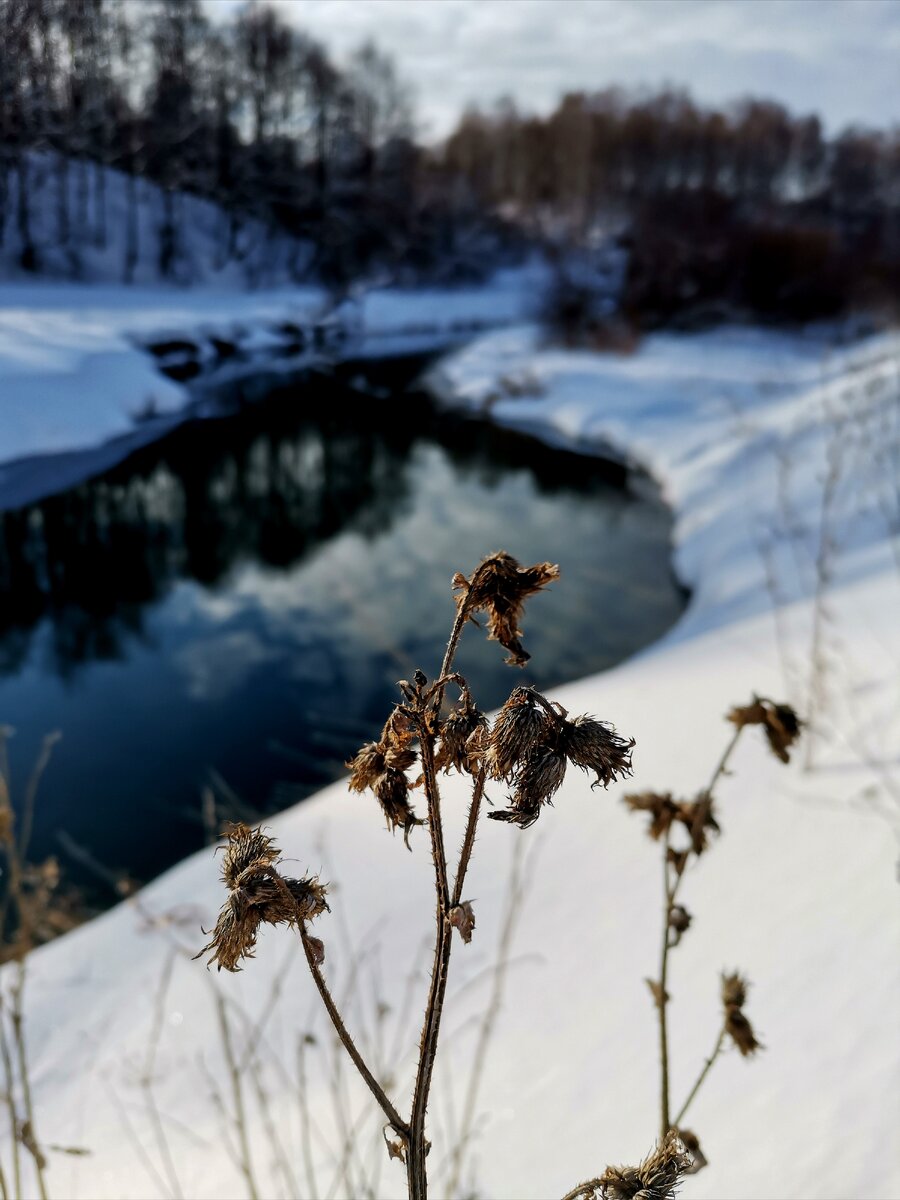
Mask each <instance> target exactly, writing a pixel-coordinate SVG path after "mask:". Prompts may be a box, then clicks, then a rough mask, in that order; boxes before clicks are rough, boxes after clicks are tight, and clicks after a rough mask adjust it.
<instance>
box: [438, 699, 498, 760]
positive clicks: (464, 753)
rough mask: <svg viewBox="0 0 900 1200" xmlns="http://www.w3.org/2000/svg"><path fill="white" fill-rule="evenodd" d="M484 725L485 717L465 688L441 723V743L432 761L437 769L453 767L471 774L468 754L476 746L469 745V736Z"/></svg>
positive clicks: (485, 722)
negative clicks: (451, 710) (457, 701)
mask: <svg viewBox="0 0 900 1200" xmlns="http://www.w3.org/2000/svg"><path fill="white" fill-rule="evenodd" d="M486 725H487V718H486V717H485V715H484V713H483V712H481V711H480V710H479V709H478V707H477V706H476V704H475V703H474V701H473V700H472V697H471V695H470V693H469V690H468V688H466V689H465V690H464V691H463V694H462V696H461V697H460V700H459V704H458V705H457V706H456V708H454V710H453V712H451V713H450V715H449V716H448V717H447V719H446V720H445V721H444V722H443V723H442V725H441V745H440V749H439V750H438V753H437V756H436V758H435V763H434V765H435V767H436V768H437V770H438V771H449V770H450V768H451V767H453V768H455V769H456V770H457V771H458V772H459V773H460V774H462V773H463V772H466V773H467V774H470V775H471V774H473V771H472V766H473V764H472V761H471V757H470V756H471V753H472V750H473V749H475V748H476V746H475V743H474V742H473V743H472V744H471V746H470V738H471V737H472V734H474V733H475V732H476V731H477V730H479V729H482V728H484V727H485V726H486Z"/></svg>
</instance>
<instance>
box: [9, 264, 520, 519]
mask: <svg viewBox="0 0 900 1200" xmlns="http://www.w3.org/2000/svg"><path fill="white" fill-rule="evenodd" d="M536 270H537V271H539V268H523V269H518V270H510V271H505V272H500V273H499V274H498V275H497V276H496V277H495V279H494V280H493V281H492V283H491V284H490V285H489V286H487V287H483V288H474V287H473V288H460V289H436V288H431V289H421V290H414V291H404V290H401V289H389V288H384V289H380V290H373V291H371V292H367V293H364V294H362V295H361V296H359V297H358V298H357V299H355V300H351V301H348V302H347V304H346V305H345V307H347V308H352V309H353V310H354V313H353V314H352V316H353V321H354V323H355V325H356V327H358V329H359V330H360V331H361V332H362V333H363V334H364V340H363V341H361V342H360V344H359V345H358V346H357V351H358V352H359V353H360V354H361V355H363V356H364V355H367V354H371V355H373V356H378V355H379V354H381V353H384V352H390V353H394V354H396V353H400V352H403V351H406V352H408V353H412V352H418V351H421V350H422V349H427V348H428V347H429V346H433V345H435V344H437V345H441V344H443V342H444V341H446V340H447V339H448V338H450V339H453V338H454V337H455V339H456V340H458V339H459V336H462V334H461V332H460V326H461V325H463V324H465V323H470V324H471V323H473V322H476V323H486V324H490V323H499V322H508V321H511V320H515V319H521V317H522V315H523V313H525V312H527V311H528V305H529V300H528V296H529V287H528V284H529V280H531V281H532V283H533V281H534V273H535V271H536ZM326 302H327V298H326V296H325V295H324V293H323V292H322V291H321V290H320V289H317V288H313V287H307V288H282V289H275V290H269V291H257V292H247V291H238V290H233V289H231V290H229V289H217V290H212V289H209V288H205V289H204V288H195V289H193V290H191V291H186V290H182V289H177V288H164V287H155V288H150V287H124V286H119V285H115V284H110V285H85V284H65V283H53V284H46V283H45V284H23V283H14V284H0V505H2V506H11V505H14V504H22V503H25V502H27V501H30V500H33V499H36V498H37V497H38V495H40V494H43V493H45V492H47V491H51V490H57V489H59V488H60V487H67V486H70V485H71V484H72V483H73V482H75V481H76V480H77V479H78V478H79V476H80V477H84V476H85V475H87V474H90V473H92V472H94V471H96V470H100V469H102V468H103V467H105V466H109V465H111V464H112V463H113V462H115V461H117V459H120V458H122V457H124V455H125V454H126V453H128V451H129V450H131V449H132V448H133V447H134V446H135V445H137V444H139V443H140V442H146V441H148V440H152V439H153V438H154V437H157V436H159V434H160V433H161V432H163V431H164V430H165V429H166V428H169V427H170V426H171V424H172V423H173V422H174V421H175V420H176V419H178V417H179V416H183V415H185V414H186V413H187V411H188V409H189V401H190V398H191V394H192V393H191V389H190V388H189V387H188V386H185V385H182V384H179V383H175V382H173V381H172V380H170V379H167V378H165V377H164V376H163V375H162V374H161V373H160V371H159V370H158V364H157V362H156V361H155V360H154V359H153V358H152V357H151V355H149V354H148V353H147V352H146V351H145V350H144V349H143V344H144V343H146V342H148V341H151V340H153V339H160V338H191V337H199V336H201V335H203V334H204V333H209V332H215V333H218V334H219V335H220V336H223V337H226V338H238V337H239V338H240V339H241V345H242V348H243V349H245V350H248V351H249V350H252V351H253V354H254V358H253V362H254V364H256V369H260V365H261V364H264V363H265V362H266V353H267V351H268V352H269V353H270V354H271V351H272V347H273V345H274V344H275V339H274V338H273V337H272V334H271V332H270V331H271V329H272V328H273V327H274V326H277V325H279V324H281V323H283V322H285V321H292V322H298V323H304V322H309V321H311V320H313V319H314V318H315V317H316V316H317V315H318V314H320V313H321V312H322V311H323V309H324V308H325V307H326ZM423 329H426V330H427V331H428V332H427V335H426V334H425V333H423ZM282 343H283V339H282ZM279 344H281V343H279ZM386 346H387V351H385V347H386ZM281 365H282V367H283V369H287V370H290V369H291V365H292V363H291V360H290V359H283V360H282V364H281ZM148 414H154V416H155V417H156V418H157V419H155V420H151V421H148V419H147V417H148ZM22 459H33V460H35V461H32V462H31V463H28V464H26V465H23V464H22V463H21V462H20V461H19V460H22Z"/></svg>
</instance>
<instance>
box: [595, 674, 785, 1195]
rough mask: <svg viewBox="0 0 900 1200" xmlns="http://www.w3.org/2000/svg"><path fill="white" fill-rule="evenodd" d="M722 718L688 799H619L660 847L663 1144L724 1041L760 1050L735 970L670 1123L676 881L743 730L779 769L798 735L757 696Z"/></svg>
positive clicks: (679, 910) (698, 1162)
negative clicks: (715, 751)
mask: <svg viewBox="0 0 900 1200" xmlns="http://www.w3.org/2000/svg"><path fill="white" fill-rule="evenodd" d="M728 720H729V721H730V722H731V723H732V725H734V727H735V728H734V732H733V734H732V737H731V740H730V741H729V743H728V745H727V747H726V749H725V751H724V753H723V754H722V757H721V758H720V759H719V762H718V763H717V765H716V767H715V770H714V771H713V774H712V778H711V779H710V782H709V784H708V785H707V786H706V787H705V788H704V789H703V790H702V791H701V792H700V793H699V794H698V795H697V796H696V798H695V799H694V800H676V799H675V798H674V797H673V796H672V793H671V792H639V793H634V794H632V795H628V796H626V797H625V803H626V805H627V806H628V808H629V809H630V810H631V811H632V812H635V813H645V814H646V815H647V816H648V817H649V824H648V826H647V833H648V835H649V836H650V838H651V839H652V840H653V841H655V842H661V843H662V859H663V878H664V901H663V931H662V951H661V955H660V966H659V976H658V978H656V979H648V980H647V984H648V986H649V988H650V991H651V994H652V996H653V1001H654V1006H655V1008H656V1011H657V1018H658V1022H659V1058H660V1136H661V1138H662V1139H663V1142H664V1141H665V1139H666V1138H667V1137H668V1136H669V1135H670V1134H671V1133H673V1132H678V1131H679V1128H680V1125H681V1122H682V1120H683V1119H684V1116H685V1114H686V1112H687V1110H688V1108H689V1107H690V1105H691V1103H692V1101H693V1099H694V1097H695V1096H696V1094H697V1092H698V1091H699V1089H700V1087H701V1086H702V1084H703V1082H704V1080H705V1079H706V1077H707V1075H708V1074H709V1072H710V1070H711V1069H712V1066H713V1064H714V1063H715V1061H716V1059H717V1058H718V1056H719V1054H720V1053H721V1052H722V1049H723V1047H724V1045H725V1042H726V1039H730V1040H731V1042H732V1043H733V1044H734V1045H735V1046H736V1047H737V1048H738V1050H739V1051H740V1053H741V1055H742V1056H743V1057H745V1058H749V1057H751V1056H752V1055H753V1054H755V1053H756V1051H757V1050H759V1049H761V1044H760V1042H759V1041H758V1040H757V1038H756V1035H755V1033H754V1031H753V1027H752V1025H751V1024H750V1021H749V1020H748V1018H747V1016H746V1014H745V1013H744V1004H745V1002H746V996H747V987H748V985H747V982H746V980H745V979H744V978H743V977H742V976H741V975H739V974H737V972H734V973H732V974H723V976H722V993H721V994H722V1005H723V1009H724V1017H723V1022H722V1025H721V1028H720V1029H719V1031H718V1037H717V1040H716V1043H715V1047H714V1049H713V1052H712V1054H711V1055H710V1057H709V1058H708V1059H707V1060H706V1061H705V1063H704V1065H703V1067H702V1069H701V1071H700V1073H699V1075H698V1077H697V1080H696V1082H695V1083H694V1085H693V1087H692V1088H691V1090H690V1092H689V1093H688V1096H687V1099H686V1100H685V1102H684V1103H683V1104H682V1106H681V1108H680V1110H679V1111H678V1114H677V1116H676V1117H675V1118H674V1120H672V1119H671V1117H670V1089H669V1031H668V1004H669V1000H670V995H669V991H668V984H669V981H668V967H669V952H670V951H671V950H673V949H674V948H675V947H676V946H678V945H679V944H680V942H681V939H682V937H683V936H684V935H685V934H686V933H687V931H688V930H689V929H690V927H691V925H692V922H693V914H692V913H690V912H689V911H688V910H687V908H685V906H684V904H682V903H680V902H679V892H680V889H681V884H682V880H683V879H684V877H685V872H686V869H687V867H688V865H689V864H690V862H691V861H692V860H696V859H698V858H700V857H701V855H703V854H704V853H705V852H706V851H707V850H708V849H709V847H710V845H711V842H710V838H711V835H713V834H718V833H720V832H721V830H720V826H719V822H718V819H717V814H716V809H715V803H714V799H713V794H714V791H715V789H716V787H717V786H718V784H719V782H720V780H721V779H722V778H723V777H724V776H725V775H726V773H727V768H728V764H729V761H730V759H731V755H732V754H733V752H734V749H735V746H736V745H737V743H738V740H739V739H740V736H741V734H742V732H743V730H744V729H746V728H748V727H750V726H753V725H761V726H762V727H763V731H764V733H765V735H766V739H767V741H768V744H769V747H770V748H771V750H772V752H773V753H774V754H775V756H776V757H777V758H778V759H779V760H780V761H781V762H783V763H787V762H788V761H789V759H790V753H789V752H790V748H791V747H792V746H793V744H794V742H795V741H796V740H797V738H798V737H799V735H800V731H801V729H802V727H803V722H802V721H801V720H800V719H799V717H798V716H797V714H796V713H795V712H794V710H793V709H792V708H791V707H790V706H789V705H787V704H775V703H773V702H772V701H771V700H766V699H763V698H762V697H759V696H754V697H753V699H752V701H751V703H750V704H748V705H744V706H740V707H735V708H732V709H731V711H730V712H729V713H728ZM675 839H677V840H680V842H681V844H680V845H675V844H673V840H675ZM680 1136H681V1142H682V1145H683V1147H684V1149H685V1151H686V1153H687V1155H688V1156H689V1160H690V1164H691V1165H690V1167H689V1170H686V1171H685V1172H684V1173H685V1174H687V1173H690V1174H694V1173H696V1172H697V1171H699V1170H700V1169H701V1168H702V1167H704V1166H706V1165H707V1160H706V1157H705V1155H704V1154H703V1152H702V1150H701V1149H700V1143H699V1140H698V1138H697V1135H696V1134H695V1133H693V1132H692V1131H690V1130H687V1131H681V1133H680ZM604 1178H605V1177H604ZM616 1194H618V1193H616ZM622 1194H623V1195H624V1194H626V1193H624V1192H623V1193H622ZM629 1194H630V1193H629Z"/></svg>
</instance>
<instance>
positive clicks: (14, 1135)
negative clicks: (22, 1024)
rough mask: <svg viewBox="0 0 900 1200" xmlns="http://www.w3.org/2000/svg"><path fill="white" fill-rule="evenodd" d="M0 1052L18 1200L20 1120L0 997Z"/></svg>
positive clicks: (13, 1072)
mask: <svg viewBox="0 0 900 1200" xmlns="http://www.w3.org/2000/svg"><path fill="white" fill-rule="evenodd" d="M0 1052H2V1055H3V1073H4V1076H5V1078H6V1107H7V1111H8V1112H9V1132H10V1142H11V1145H12V1157H13V1187H14V1190H15V1196H16V1200H18V1198H19V1196H21V1195H22V1167H21V1163H20V1159H19V1118H18V1114H17V1113H16V1095H15V1091H14V1087H15V1071H14V1070H13V1063H12V1054H11V1053H10V1048H9V1039H8V1038H7V1036H6V1007H5V1005H4V1003H3V999H2V997H0Z"/></svg>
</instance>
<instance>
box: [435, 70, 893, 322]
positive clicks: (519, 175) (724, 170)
mask: <svg viewBox="0 0 900 1200" xmlns="http://www.w3.org/2000/svg"><path fill="white" fill-rule="evenodd" d="M444 162H445V166H446V168H447V169H448V171H450V172H451V173H452V174H453V176H454V177H456V178H457V179H461V180H464V181H465V186H466V188H467V189H468V191H469V193H470V195H471V197H472V198H473V199H474V200H476V201H477V202H478V203H479V204H483V205H487V206H489V207H492V208H496V209H498V210H500V211H502V212H504V213H505V214H506V215H507V216H508V217H511V218H513V219H515V220H517V221H520V222H525V223H526V224H527V225H529V226H530V227H531V228H533V229H535V230H537V231H540V232H541V233H543V234H544V235H546V234H550V235H551V236H553V237H554V238H556V239H563V240H566V239H568V240H570V241H572V242H574V243H575V244H576V245H581V246H584V245H589V244H591V243H592V242H596V241H598V240H602V238H603V237H604V235H608V234H609V233H610V231H617V230H618V231H625V238H626V240H627V242H628V243H629V245H630V248H631V262H630V267H629V274H628V279H627V282H626V297H625V301H626V304H630V305H632V306H633V307H634V308H635V309H638V310H640V311H641V312H642V313H643V314H644V315H645V316H648V315H649V316H650V317H651V318H652V319H666V318H667V317H668V316H670V315H671V314H672V313H673V312H674V311H675V310H676V309H678V308H680V307H683V306H684V303H685V301H686V300H689V299H693V300H703V299H704V298H706V299H708V300H713V299H715V298H718V299H725V298H727V299H729V300H730V301H731V302H733V303H736V304H739V305H743V306H747V307H750V308H755V309H757V310H761V311H769V312H772V313H773V315H795V316H817V315H825V314H826V313H828V312H831V311H836V310H837V309H838V308H840V307H841V305H842V304H843V303H845V302H846V301H847V300H848V299H850V298H851V297H853V296H857V295H861V296H864V295H865V293H866V292H867V291H868V293H869V294H870V295H871V294H873V293H875V292H877V293H879V294H880V295H882V296H885V295H889V296H892V297H894V298H896V297H897V295H898V292H900V128H894V129H892V130H880V129H866V128H847V129H845V130H843V131H841V132H839V133H837V134H834V135H832V136H828V135H827V134H826V132H825V131H824V129H823V127H822V124H821V122H820V120H819V118H818V117H816V116H795V115H793V114H791V113H790V112H789V111H788V110H787V109H786V108H785V107H784V106H783V105H781V104H778V103H776V102H773V101H771V100H755V99H750V100H745V101H742V102H738V103H735V104H733V105H730V106H728V107H724V108H715V107H703V106H701V105H699V104H697V103H696V102H695V101H694V100H693V99H692V98H691V96H690V95H689V94H688V93H687V92H685V91H683V90H675V89H671V88H665V89H662V90H660V91H657V92H651V93H647V94H635V93H633V92H627V91H624V90H622V89H619V88H610V89H607V90H605V91H598V92H576V93H571V94H569V95H566V96H564V97H563V99H562V100H561V101H560V103H559V104H558V106H557V107H556V108H555V109H554V110H553V111H552V112H551V113H550V114H549V115H548V116H546V117H540V116H535V115H533V114H527V113H522V112H520V111H519V110H518V109H517V107H516V105H515V104H514V103H513V102H512V101H509V100H506V101H502V102H501V103H499V104H498V105H497V106H496V107H495V108H494V109H493V110H492V111H489V112H485V111H481V110H479V109H477V108H473V109H470V110H469V111H468V112H466V113H465V114H464V115H463V116H462V118H461V120H460V122H459V124H458V126H457V128H456V129H455V130H454V132H453V133H452V135H451V136H450V138H449V139H448V141H447V144H446V148H445V154H444Z"/></svg>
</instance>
